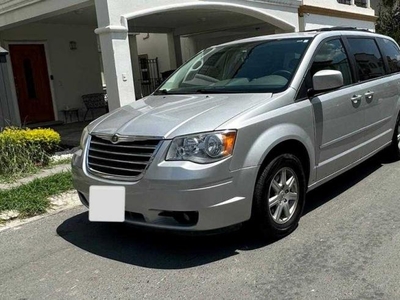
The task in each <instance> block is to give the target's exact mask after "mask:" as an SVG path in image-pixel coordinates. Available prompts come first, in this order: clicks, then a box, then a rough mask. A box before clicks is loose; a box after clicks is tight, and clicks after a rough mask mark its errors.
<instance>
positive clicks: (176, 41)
mask: <svg viewBox="0 0 400 300" xmlns="http://www.w3.org/2000/svg"><path fill="white" fill-rule="evenodd" d="M167 41H168V53H169V60H170V65H171V69H176V68H178V67H180V66H181V65H182V62H183V60H182V46H181V37H180V36H175V35H174V34H173V33H167Z"/></svg>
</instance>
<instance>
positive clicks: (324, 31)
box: [218, 27, 384, 46]
mask: <svg viewBox="0 0 400 300" xmlns="http://www.w3.org/2000/svg"><path fill="white" fill-rule="evenodd" d="M333 34H336V35H337V34H340V35H352V34H357V35H360V36H367V35H376V36H382V37H384V36H383V35H380V34H377V33H375V32H372V31H369V30H367V29H359V28H355V27H327V28H318V29H314V30H307V31H302V32H292V33H281V34H271V35H265V36H258V37H252V38H247V39H243V40H237V41H233V42H228V43H224V44H221V45H218V46H228V45H235V44H239V43H251V42H261V41H268V40H276V39H290V38H313V37H315V36H317V35H326V36H328V37H329V36H330V35H333Z"/></svg>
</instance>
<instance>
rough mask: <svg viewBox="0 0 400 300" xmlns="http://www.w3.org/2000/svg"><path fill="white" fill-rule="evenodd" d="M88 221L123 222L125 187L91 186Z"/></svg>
mask: <svg viewBox="0 0 400 300" xmlns="http://www.w3.org/2000/svg"><path fill="white" fill-rule="evenodd" d="M89 220H90V221H91V222H124V221H125V187H123V186H91V187H90V191H89Z"/></svg>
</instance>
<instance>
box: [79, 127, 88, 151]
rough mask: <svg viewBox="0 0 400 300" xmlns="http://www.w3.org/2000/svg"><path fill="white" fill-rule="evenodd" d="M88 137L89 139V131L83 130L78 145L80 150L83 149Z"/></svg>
mask: <svg viewBox="0 0 400 300" xmlns="http://www.w3.org/2000/svg"><path fill="white" fill-rule="evenodd" d="M88 137H89V131H88V129H87V127H85V129H83V131H82V136H81V141H80V143H79V145H80V146H81V149H84V148H85V145H86V142H87V139H88Z"/></svg>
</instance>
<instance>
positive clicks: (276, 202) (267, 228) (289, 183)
mask: <svg viewBox="0 0 400 300" xmlns="http://www.w3.org/2000/svg"><path fill="white" fill-rule="evenodd" d="M305 193H306V180H305V174H304V170H303V167H302V165H301V162H300V161H299V159H298V158H297V157H296V156H294V155H292V154H282V155H280V156H278V157H276V158H275V159H273V160H272V161H271V162H270V163H269V164H268V165H267V166H266V167H265V169H264V170H263V172H262V173H261V176H260V177H259V179H258V181H257V184H256V187H255V191H254V205H253V222H254V223H255V226H256V228H257V229H258V231H259V232H260V233H261V234H262V235H263V236H264V237H267V238H272V239H277V238H281V237H284V236H286V235H288V234H289V233H291V232H292V231H293V230H294V229H296V227H297V224H298V222H299V220H300V217H301V215H302V212H303V207H304V201H305Z"/></svg>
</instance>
